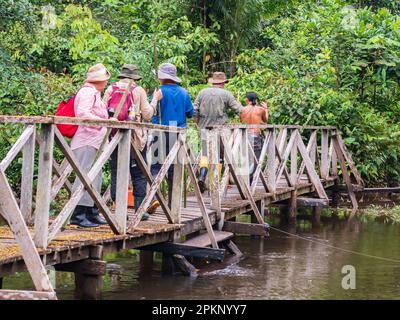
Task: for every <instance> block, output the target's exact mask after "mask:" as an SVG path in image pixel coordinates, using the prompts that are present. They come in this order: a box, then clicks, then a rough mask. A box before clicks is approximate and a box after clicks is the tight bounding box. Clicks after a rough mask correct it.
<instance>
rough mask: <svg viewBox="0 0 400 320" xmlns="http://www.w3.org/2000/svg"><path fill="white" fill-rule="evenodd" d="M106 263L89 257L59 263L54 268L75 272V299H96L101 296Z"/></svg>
mask: <svg viewBox="0 0 400 320" xmlns="http://www.w3.org/2000/svg"><path fill="white" fill-rule="evenodd" d="M106 265H107V263H106V262H105V261H102V260H95V259H90V258H89V259H84V260H80V261H75V262H70V263H64V264H59V265H56V266H55V269H56V270H57V271H65V272H73V273H74V274H75V296H76V298H77V299H83V300H98V299H100V298H101V291H102V289H103V275H105V274H106Z"/></svg>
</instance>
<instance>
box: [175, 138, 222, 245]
mask: <svg viewBox="0 0 400 320" xmlns="http://www.w3.org/2000/svg"><path fill="white" fill-rule="evenodd" d="M183 148H184V150H185V154H186V160H187V164H186V167H187V169H188V172H189V176H190V178H191V179H192V181H193V182H194V183H193V189H194V194H195V196H196V199H197V204H198V206H199V207H200V211H201V216H202V218H203V222H204V226H205V227H206V230H207V234H208V236H209V238H210V241H211V245H212V247H213V248H214V249H218V242H217V240H216V238H215V234H214V229H213V227H212V224H211V221H210V217H209V215H208V213H207V209H206V206H205V204H204V199H203V196H202V194H201V192H200V188H199V184H198V183H197V180H196V175H195V173H194V171H193V168H192V166H191V165H190V163H189V160H190V155H189V151H188V149H187V146H186V143H184V144H183Z"/></svg>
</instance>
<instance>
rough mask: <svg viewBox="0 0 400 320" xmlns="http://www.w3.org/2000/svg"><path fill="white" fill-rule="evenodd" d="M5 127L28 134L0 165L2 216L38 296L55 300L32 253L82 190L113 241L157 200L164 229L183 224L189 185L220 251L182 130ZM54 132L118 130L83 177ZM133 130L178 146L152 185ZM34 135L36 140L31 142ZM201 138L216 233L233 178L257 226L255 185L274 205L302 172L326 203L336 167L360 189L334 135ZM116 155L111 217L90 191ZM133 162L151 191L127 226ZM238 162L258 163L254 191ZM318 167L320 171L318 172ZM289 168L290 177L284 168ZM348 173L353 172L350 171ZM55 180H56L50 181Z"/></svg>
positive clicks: (232, 131)
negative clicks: (16, 184) (16, 173)
mask: <svg viewBox="0 0 400 320" xmlns="http://www.w3.org/2000/svg"><path fill="white" fill-rule="evenodd" d="M7 123H15V124H21V125H25V129H24V131H23V132H22V133H21V134H20V136H19V138H18V139H17V140H16V142H15V143H14V144H13V146H12V148H11V149H10V150H9V152H8V154H7V155H6V157H5V158H4V159H0V199H1V201H0V215H2V216H3V217H4V218H5V219H6V221H7V222H8V224H9V225H10V228H11V230H12V232H13V235H14V237H15V239H16V240H17V242H18V243H19V245H20V247H21V252H22V255H23V258H24V261H25V263H26V265H27V268H28V271H29V273H30V274H31V276H32V279H33V280H34V284H35V287H36V289H37V290H39V291H49V292H52V291H53V288H52V287H51V283H50V281H49V279H48V277H47V275H46V272H45V269H44V265H43V263H42V261H41V259H40V256H39V254H38V251H37V248H36V247H40V248H46V247H47V245H48V244H49V242H50V241H52V240H53V239H54V238H55V237H56V235H57V234H58V233H59V232H62V230H63V226H64V225H65V223H66V222H67V221H68V217H69V216H70V215H71V213H72V212H73V210H74V209H75V207H76V205H77V203H78V201H79V199H80V198H81V197H82V194H83V192H84V190H85V189H86V190H87V191H88V192H89V194H90V196H91V197H92V199H93V200H94V201H95V203H96V205H97V207H98V208H99V210H100V211H101V213H102V214H103V215H104V217H105V218H106V219H107V221H108V222H109V225H110V227H111V229H112V231H113V232H114V233H116V234H126V233H133V232H135V229H136V228H137V226H138V224H139V223H140V220H141V217H142V215H143V214H144V213H145V212H146V210H147V209H148V207H149V205H150V203H151V201H152V199H153V198H154V197H156V198H157V199H158V200H159V201H160V203H161V207H162V209H163V212H164V214H165V215H166V217H167V219H168V221H169V223H170V224H180V223H181V209H182V198H183V199H185V194H186V192H185V190H186V187H187V184H188V181H190V182H191V186H192V188H193V192H194V195H195V199H196V200H197V204H198V206H199V208H200V211H201V214H202V218H203V223H204V226H205V227H206V229H207V232H208V234H209V236H210V240H211V243H212V246H213V247H214V248H218V244H217V241H216V238H215V235H214V231H213V226H212V224H211V220H210V217H209V215H208V210H207V209H206V206H205V201H204V199H203V196H202V194H201V192H200V189H199V186H198V183H197V177H196V170H197V168H196V166H197V163H198V159H199V156H200V155H201V153H200V154H199V155H196V154H194V153H193V152H192V150H191V148H190V146H189V144H188V143H187V139H186V138H187V137H186V134H187V130H186V129H182V128H178V127H169V126H160V125H154V124H148V123H137V122H116V121H112V120H92V119H81V118H68V117H55V116H9V115H0V125H1V124H7ZM57 124H76V125H85V126H104V127H107V128H116V129H120V130H119V131H118V133H117V134H116V135H115V136H114V137H113V138H112V139H111V141H110V142H109V143H108V144H107V145H106V146H105V148H104V149H103V150H102V151H101V152H100V154H99V156H98V158H97V159H96V160H95V162H94V164H93V165H92V168H91V169H90V170H89V172H83V170H82V169H81V168H80V165H79V163H78V161H77V160H76V159H75V157H74V154H73V152H72V150H71V149H70V147H69V145H68V143H67V141H66V140H65V138H64V137H63V136H62V135H61V133H60V132H59V131H58V129H57V126H56V125H57ZM256 128H259V129H261V131H263V136H264V140H263V143H262V144H263V145H262V152H261V155H260V158H259V159H257V156H256V155H255V152H254V149H253V146H252V145H251V143H250V142H249V136H248V134H247V133H248V132H249V130H250V129H256ZM136 129H146V130H149V131H154V130H156V131H161V132H165V133H167V132H168V133H175V134H176V138H177V139H176V142H175V144H174V145H173V146H171V148H170V151H169V153H168V154H167V155H166V158H165V161H164V163H163V164H162V166H161V169H160V171H159V173H158V175H157V176H156V177H154V178H153V177H152V175H151V172H150V170H149V166H148V164H146V162H145V160H144V159H143V157H142V155H141V152H140V151H139V150H138V149H137V147H136V146H135V144H134V143H133V138H132V132H133V131H135V130H136ZM305 129H306V130H311V134H308V133H307V134H305V135H304V136H302V135H301V134H302V133H303V131H304V130H305ZM37 130H38V131H39V132H40V134H38V135H37V136H36V131H37ZM206 131H207V132H206V133H207V145H208V146H209V148H208V154H207V155H208V158H209V159H210V170H209V174H210V176H209V177H210V179H209V190H210V197H211V208H212V209H214V210H215V212H216V217H217V221H219V223H220V225H219V227H221V223H222V222H224V213H223V212H222V206H221V203H222V199H223V197H224V194H225V190H226V187H227V184H228V183H229V178H230V176H232V177H233V180H234V182H235V184H236V185H237V187H238V190H239V193H240V195H241V197H242V198H243V199H246V200H248V202H249V205H250V209H251V210H252V211H253V212H254V214H255V216H256V218H257V221H258V222H259V223H263V218H262V216H261V215H260V212H259V210H258V209H257V206H256V204H255V195H256V189H257V188H256V187H257V182H258V181H259V180H261V182H262V186H263V188H264V189H265V190H263V191H262V192H265V193H269V194H272V195H273V197H275V195H276V194H277V189H278V187H279V186H278V182H279V181H280V178H281V177H284V178H285V179H286V180H287V182H288V186H289V187H290V188H292V189H293V192H296V188H297V187H298V186H299V185H300V184H301V183H299V181H300V180H301V177H302V176H303V172H306V171H307V175H308V176H309V182H308V183H310V184H311V185H314V190H315V191H316V192H317V193H318V195H319V196H320V197H323V198H326V194H325V191H324V189H323V187H322V186H321V181H320V180H321V179H326V178H328V177H329V176H330V178H333V179H338V163H339V164H340V168H341V169H342V173H343V178H344V180H345V182H346V185H347V186H348V188H349V192H350V191H351V190H350V189H351V188H352V186H351V182H350V174H349V172H351V173H353V175H354V176H355V179H356V180H357V182H359V183H362V180H361V177H360V176H359V174H358V172H357V171H356V169H355V166H354V163H353V162H352V160H351V157H350V155H349V153H348V152H347V150H346V148H345V146H344V143H343V141H342V139H341V136H340V133H339V132H338V130H337V129H336V127H332V126H321V127H318V126H292V125H259V126H257V125H256V126H248V125H239V124H230V125H226V126H217V127H212V128H210V130H206ZM226 132H228V134H226ZM307 140H308V141H307ZM36 144H37V145H38V146H39V148H38V150H39V152H38V154H39V157H38V159H39V161H38V163H39V170H38V175H37V177H36V176H35V175H34V163H35V156H36V150H37V149H36V147H35V146H36ZM56 144H57V145H58V148H59V149H60V150H61V152H62V153H63V155H64V157H65V159H64V160H63V161H62V162H61V163H60V164H59V163H57V162H56V161H55V160H54V154H55V149H56V148H55V145H56ZM220 145H223V147H224V148H222V149H223V150H224V154H223V158H224V159H225V170H224V172H223V176H222V177H221V179H220V178H219V171H218V170H219V159H220V157H219V155H218V153H219V152H220V148H219V146H220ZM116 148H118V168H117V180H118V183H117V185H118V187H117V199H116V210H115V213H112V212H111V210H110V209H109V208H108V206H107V200H108V197H109V194H107V192H106V193H105V194H103V195H101V194H100V193H99V192H97V191H96V190H95V189H94V188H93V186H92V183H93V181H94V179H95V177H96V175H97V174H98V173H99V172H100V171H101V168H102V167H103V166H104V164H105V163H106V162H107V161H108V159H109V157H110V155H111V153H112V152H113V151H114V150H115V149H116ZM149 150H150V148H149ZM20 152H22V179H21V188H20V190H21V198H20V201H19V202H18V201H17V199H16V196H15V194H16V192H15V190H12V187H11V185H10V183H9V182H8V179H7V176H6V170H7V168H8V167H9V166H10V164H11V163H12V161H14V160H15V159H16V158H17V156H18V154H19V153H20ZM318 152H320V153H321V155H320V157H319V156H318ZM131 154H133V155H134V156H135V158H136V159H137V163H138V166H139V168H140V169H141V170H142V172H143V173H144V175H145V177H146V179H147V182H148V184H149V186H150V188H149V189H148V192H147V194H146V197H145V199H144V201H143V202H142V205H141V206H140V207H139V208H138V210H137V212H136V214H135V216H134V219H133V220H131V221H129V222H128V223H127V214H128V211H127V197H126V195H127V192H128V183H129V159H130V155H131ZM238 155H240V157H242V159H245V160H246V162H245V166H248V162H247V159H249V158H253V159H254V160H255V173H254V180H253V183H252V184H250V182H249V177H248V176H249V173H248V172H247V173H246V172H245V173H240V172H239V170H238V168H239V167H240V165H241V164H239V162H240V161H237V159H236V158H237V156H238ZM265 162H266V164H265ZM318 162H319V169H317V168H318V166H317V163H318ZM289 163H290V170H289V167H288V166H289ZM171 165H174V184H173V195H174V197H173V198H172V201H171V207H169V205H168V202H167V201H166V200H165V198H164V196H163V194H162V193H161V183H162V181H163V179H164V178H165V176H166V174H167V172H168V169H169V167H170V166H171ZM346 166H349V167H350V169H351V170H350V171H347V169H346ZM305 169H306V171H305ZM185 170H186V171H187V173H188V177H189V179H185V178H184V176H185ZM247 171H249V168H247ZM53 172H54V173H55V174H54V175H53ZM73 172H74V173H75V174H76V176H77V177H78V178H79V179H80V181H81V186H80V187H79V188H78V190H75V191H74V192H72V189H71V182H70V181H69V180H68V178H69V176H70V175H71V174H72V173H73ZM34 179H36V180H37V183H36V185H37V189H36V204H35V206H34V205H33V192H34V187H33V186H34V185H35V184H34ZM300 182H301V181H300ZM63 186H65V188H66V189H67V190H68V191H69V192H70V195H71V197H70V198H69V200H68V202H67V203H66V204H65V206H64V207H63V209H62V210H61V212H60V214H59V215H58V216H57V217H56V219H55V220H54V221H52V223H51V224H50V226H49V222H51V221H50V219H49V211H50V204H51V202H52V201H53V200H54V198H55V197H56V195H57V193H58V192H59V191H60V190H61V188H62V187H63ZM184 201H185V200H184ZM32 212H35V217H34V218H35V219H34V220H33V219H32V215H31V214H32ZM32 222H34V236H33V237H32V236H31V234H30V232H29V230H28V225H29V224H32Z"/></svg>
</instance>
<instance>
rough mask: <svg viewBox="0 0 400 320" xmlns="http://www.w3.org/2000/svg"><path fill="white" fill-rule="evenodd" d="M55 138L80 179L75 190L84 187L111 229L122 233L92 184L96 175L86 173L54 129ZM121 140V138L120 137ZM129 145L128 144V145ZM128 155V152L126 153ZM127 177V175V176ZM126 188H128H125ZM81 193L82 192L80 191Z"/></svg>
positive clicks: (122, 229)
mask: <svg viewBox="0 0 400 320" xmlns="http://www.w3.org/2000/svg"><path fill="white" fill-rule="evenodd" d="M120 135H121V137H123V133H122V132H121V133H120ZM56 140H57V144H58V146H59V147H60V149H61V151H62V152H63V154H64V156H65V157H66V158H67V159H68V161H69V163H70V165H71V166H72V168H73V169H74V171H75V173H76V175H77V177H78V178H79V179H80V181H81V183H82V185H81V186H80V187H78V189H77V191H78V190H80V189H82V186H84V187H85V189H86V191H87V192H88V193H89V195H90V196H91V198H92V199H93V200H94V203H95V204H96V206H97V208H98V209H99V210H100V212H101V213H102V214H103V216H104V218H105V219H106V220H107V222H108V224H109V225H110V228H111V230H112V231H113V232H114V233H116V234H123V233H124V231H125V228H123V225H119V223H118V221H117V219H116V217H115V216H114V215H113V214H112V213H111V211H110V210H109V209H108V207H107V204H106V203H105V202H104V201H103V198H102V197H101V195H100V193H99V192H98V191H97V190H96V189H95V188H94V187H93V186H92V183H93V180H94V179H95V178H96V176H97V175H91V173H90V172H89V174H86V172H84V171H83V170H82V168H81V167H80V165H79V163H78V160H77V159H76V158H75V155H74V154H73V152H72V150H71V149H70V147H69V146H68V144H67V142H66V141H65V139H64V137H63V136H62V134H61V133H60V132H59V131H58V129H56ZM121 140H122V138H121ZM128 146H129V145H128ZM128 155H129V153H128ZM128 163H129V162H128ZM127 177H129V175H128V176H127ZM127 190H128V188H127ZM82 193H83V192H82ZM125 195H126V197H127V196H128V192H126V193H125Z"/></svg>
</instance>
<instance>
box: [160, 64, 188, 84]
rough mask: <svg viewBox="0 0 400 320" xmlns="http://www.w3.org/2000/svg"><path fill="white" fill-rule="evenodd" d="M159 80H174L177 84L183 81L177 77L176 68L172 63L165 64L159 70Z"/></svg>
mask: <svg viewBox="0 0 400 320" xmlns="http://www.w3.org/2000/svg"><path fill="white" fill-rule="evenodd" d="M157 76H158V79H160V80H172V81H174V82H176V83H181V82H182V81H181V79H180V78H179V77H177V76H176V66H175V65H173V64H172V63H163V64H161V65H160V67H159V68H158V72H157Z"/></svg>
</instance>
